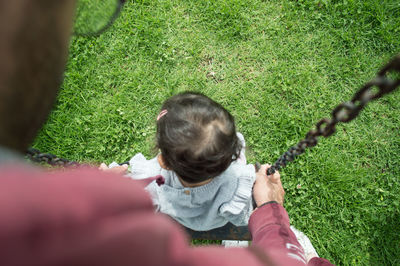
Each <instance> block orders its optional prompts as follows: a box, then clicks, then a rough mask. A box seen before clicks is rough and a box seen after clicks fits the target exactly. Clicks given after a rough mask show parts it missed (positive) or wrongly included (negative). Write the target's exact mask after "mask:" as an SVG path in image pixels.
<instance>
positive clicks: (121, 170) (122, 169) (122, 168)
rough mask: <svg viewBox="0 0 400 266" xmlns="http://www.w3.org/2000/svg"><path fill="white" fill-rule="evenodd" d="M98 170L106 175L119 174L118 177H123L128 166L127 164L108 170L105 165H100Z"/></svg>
mask: <svg viewBox="0 0 400 266" xmlns="http://www.w3.org/2000/svg"><path fill="white" fill-rule="evenodd" d="M99 170H102V171H104V172H107V173H114V174H119V175H123V174H125V173H126V170H128V165H127V164H123V165H120V166H116V167H113V168H108V166H107V165H106V164H105V163H101V164H100V167H99Z"/></svg>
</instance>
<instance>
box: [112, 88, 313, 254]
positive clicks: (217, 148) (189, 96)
mask: <svg viewBox="0 0 400 266" xmlns="http://www.w3.org/2000/svg"><path fill="white" fill-rule="evenodd" d="M156 139H157V147H158V148H159V150H160V153H159V154H158V155H157V156H156V157H155V158H153V159H150V160H147V159H146V158H145V157H144V156H143V155H142V154H141V153H139V154H136V155H135V156H134V157H133V158H132V159H131V160H130V161H129V165H130V173H128V176H130V177H131V178H133V179H155V180H154V181H152V182H151V183H150V184H149V185H148V186H147V187H146V190H147V191H148V192H149V193H150V195H151V197H152V199H153V203H154V205H155V206H156V209H157V211H159V212H162V213H165V214H168V215H169V216H171V217H172V218H173V219H175V220H176V221H178V222H179V223H180V224H182V225H184V226H185V227H187V228H190V229H193V230H195V231H208V230H211V229H214V228H218V227H221V226H224V225H225V224H226V223H228V222H231V223H232V224H234V225H236V226H245V225H247V224H248V220H249V218H250V214H251V212H252V211H253V205H252V188H253V183H254V182H255V179H256V173H255V167H254V165H251V164H246V158H245V154H244V149H245V141H244V138H243V136H242V134H240V133H238V132H236V128H235V121H234V118H233V117H232V115H231V114H230V113H229V112H228V111H227V110H226V109H225V108H223V107H222V106H221V105H220V104H218V103H216V102H215V101H213V100H211V99H210V98H208V97H207V96H205V95H202V94H200V93H195V92H183V93H180V94H177V95H175V96H173V97H171V98H169V99H168V100H166V101H165V102H164V104H163V106H162V108H161V111H160V113H159V115H158V117H157V135H156ZM117 165H118V164H117V163H112V164H111V165H110V168H112V167H114V166H117ZM291 228H292V230H293V231H294V233H295V234H296V236H297V238H298V240H299V242H300V243H301V245H302V247H303V248H304V249H305V252H306V256H307V257H308V258H312V257H315V256H318V254H317V253H316V251H315V249H314V247H313V246H312V245H311V242H310V240H309V239H308V238H307V236H306V235H304V234H303V233H302V232H300V231H298V230H297V229H295V228H294V227H291ZM233 242H235V241H233ZM236 245H237V244H236V243H234V246H236Z"/></svg>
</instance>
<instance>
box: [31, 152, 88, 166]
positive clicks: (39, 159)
mask: <svg viewBox="0 0 400 266" xmlns="http://www.w3.org/2000/svg"><path fill="white" fill-rule="evenodd" d="M26 157H27V158H28V159H29V160H31V161H33V162H36V163H47V164H50V165H52V166H63V167H69V166H80V165H81V164H80V163H78V162H75V161H70V160H67V159H64V158H58V157H57V156H56V155H54V154H51V153H41V152H40V151H39V150H38V149H34V148H29V149H28V150H27V151H26Z"/></svg>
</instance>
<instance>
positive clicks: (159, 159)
mask: <svg viewBox="0 0 400 266" xmlns="http://www.w3.org/2000/svg"><path fill="white" fill-rule="evenodd" d="M157 160H158V163H159V164H160V166H161V168H163V169H165V170H169V168H168V167H167V165H166V164H165V161H164V157H163V156H162V154H159V155H158V156H157Z"/></svg>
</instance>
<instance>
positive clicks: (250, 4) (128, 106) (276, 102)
mask: <svg viewBox="0 0 400 266" xmlns="http://www.w3.org/2000/svg"><path fill="white" fill-rule="evenodd" d="M399 35H400V2H399V1H398V0H387V1H377V0H365V1H355V0H343V1H339V0H338V1H333V0H332V1H331V0H309V1H307V0H298V1H294V0H293V1H288V0H282V1H276V0H271V1H261V0H247V1H244V0H214V1H193V0H158V1H150V0H138V1H127V4H126V6H125V8H124V10H123V12H122V14H121V16H120V17H119V18H118V19H117V21H116V22H115V24H114V25H113V26H112V27H111V29H110V30H109V31H107V32H105V33H104V34H102V35H101V36H100V37H96V38H94V37H91V38H83V37H73V39H72V41H71V45H70V56H69V62H68V65H67V67H66V73H65V79H64V83H63V85H62V89H61V91H60V93H59V96H58V100H57V103H56V106H55V108H54V109H53V112H52V114H51V116H50V118H49V120H48V122H47V124H46V125H45V126H44V128H43V130H42V131H41V132H40V134H39V136H38V137H37V139H36V140H35V142H34V144H33V146H34V147H35V148H39V149H40V150H42V151H46V152H51V153H54V154H57V155H58V156H60V157H65V158H68V159H71V160H77V161H80V162H90V163H99V162H107V163H110V162H111V161H119V162H122V161H126V160H127V159H129V158H130V157H131V156H132V155H134V154H136V153H138V152H142V153H143V154H145V155H146V156H148V157H149V156H152V155H154V149H153V147H154V133H155V118H156V116H157V113H158V111H159V108H160V105H161V103H162V102H163V101H164V100H165V99H166V98H168V97H169V96H171V95H173V94H175V93H177V92H181V91H184V90H194V91H200V92H202V93H205V94H206V95H208V96H210V97H212V98H213V99H214V100H216V101H218V102H220V103H221V104H222V105H224V106H225V107H226V108H227V109H228V110H229V111H230V112H231V113H232V114H233V115H234V116H235V119H236V123H237V127H238V129H239V131H240V132H242V133H243V134H244V136H245V138H246V140H247V145H248V152H247V156H248V160H249V161H250V162H256V161H259V162H262V163H267V162H268V163H272V162H274V161H275V160H276V159H277V158H278V156H279V155H280V154H281V153H283V152H285V151H286V149H287V148H289V147H290V146H291V145H294V144H296V143H297V142H298V141H299V140H300V139H302V138H303V137H304V136H305V134H306V133H307V131H308V130H309V129H311V128H312V126H313V125H314V124H315V123H316V122H317V121H318V120H319V119H321V118H323V117H329V116H330V112H331V110H332V109H333V108H334V107H335V106H336V105H337V104H338V103H340V102H342V101H346V100H349V99H350V98H351V97H352V95H353V93H354V92H356V90H357V89H358V88H359V87H360V86H361V85H362V84H363V83H364V82H366V81H368V80H370V79H371V78H373V77H374V76H375V74H376V72H377V71H378V69H379V68H380V67H381V66H382V65H383V64H384V63H386V62H387V61H388V60H389V58H391V57H392V56H393V55H395V54H396V53H400V36H399ZM399 99H400V92H399V91H396V92H394V93H392V94H390V95H388V96H386V97H384V98H382V99H380V100H377V101H375V102H373V103H371V104H369V105H368V106H367V107H366V109H365V110H364V111H363V112H362V113H361V114H360V116H359V117H358V118H357V119H356V120H354V121H352V122H351V123H349V124H346V125H340V126H338V130H337V132H336V134H335V135H333V136H332V137H330V138H329V139H320V143H319V145H318V146H317V147H315V148H313V149H312V150H308V151H307V152H306V153H305V154H304V155H302V156H300V157H299V158H298V159H297V160H296V161H295V162H293V163H291V164H290V165H289V166H288V167H286V168H285V169H283V170H282V171H281V175H282V182H283V184H284V187H285V190H286V201H285V207H286V209H287V210H288V212H289V215H290V218H291V222H292V224H293V225H294V226H295V227H297V228H298V229H300V230H302V231H303V232H305V233H306V234H307V235H308V236H309V238H310V239H311V241H312V243H313V244H314V246H315V248H316V249H317V251H318V253H319V254H320V256H322V257H325V258H327V259H329V260H330V261H331V262H333V263H335V264H338V265H354V264H356V265H395V264H397V265H399V264H400V222H399V220H400V206H399V202H400V183H399V177H400V164H399V162H400V130H399V129H400V101H399Z"/></svg>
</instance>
